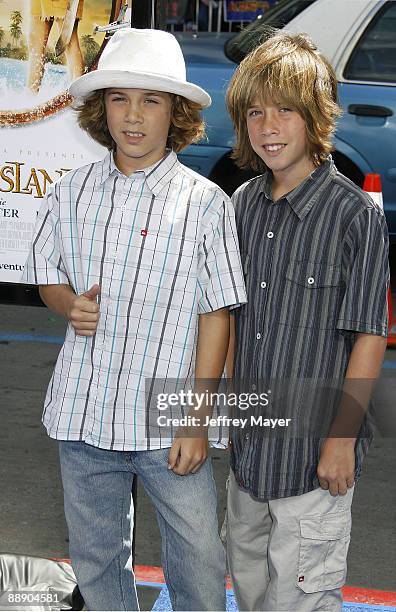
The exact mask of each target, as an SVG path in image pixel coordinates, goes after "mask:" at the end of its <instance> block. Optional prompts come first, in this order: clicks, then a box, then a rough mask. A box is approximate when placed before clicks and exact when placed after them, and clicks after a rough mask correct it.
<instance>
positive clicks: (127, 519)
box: [59, 442, 226, 610]
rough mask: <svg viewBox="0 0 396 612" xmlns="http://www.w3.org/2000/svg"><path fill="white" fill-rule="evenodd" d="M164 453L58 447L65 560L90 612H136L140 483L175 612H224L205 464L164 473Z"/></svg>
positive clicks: (220, 555)
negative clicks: (153, 518)
mask: <svg viewBox="0 0 396 612" xmlns="http://www.w3.org/2000/svg"><path fill="white" fill-rule="evenodd" d="M168 454H169V448H166V449H162V450H150V451H131V452H125V451H111V450H103V449H100V448H95V447H94V446H89V445H88V444H85V442H59V455H60V462H61V471H62V481H63V489H64V499H65V515H66V521H67V524H68V527H69V539H70V557H71V561H72V566H73V569H74V572H75V574H76V577H77V581H78V585H79V587H80V590H81V593H82V595H83V597H84V599H85V602H86V606H87V608H88V609H89V610H139V604H138V599H137V594H136V587H135V578H134V575H133V572H132V553H131V548H132V531H133V503H132V498H131V487H132V481H133V478H134V475H135V474H136V475H138V476H139V478H140V481H141V482H142V484H143V486H144V488H145V490H146V492H147V494H148V495H149V496H150V498H151V500H152V501H153V504H154V506H155V509H156V512H157V520H158V524H159V528H160V531H161V536H162V565H163V569H164V575H165V579H166V583H167V586H168V589H169V595H170V598H171V601H172V607H173V609H174V610H225V573H226V569H225V553H224V549H223V546H222V544H221V542H220V538H219V535H218V523H217V512H216V505H217V497H216V487H215V482H214V478H213V475H212V466H211V462H210V460H209V459H208V460H207V461H206V462H205V463H204V465H203V466H202V467H201V469H200V470H199V471H198V472H197V473H196V474H188V475H187V476H178V475H177V474H175V473H174V472H173V471H172V470H168V466H167V458H168Z"/></svg>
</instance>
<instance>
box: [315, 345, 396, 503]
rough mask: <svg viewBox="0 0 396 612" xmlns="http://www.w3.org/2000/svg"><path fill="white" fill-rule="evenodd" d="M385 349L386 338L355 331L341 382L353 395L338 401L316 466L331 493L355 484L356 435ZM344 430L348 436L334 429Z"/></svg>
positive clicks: (322, 484)
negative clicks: (354, 338)
mask: <svg viewBox="0 0 396 612" xmlns="http://www.w3.org/2000/svg"><path fill="white" fill-rule="evenodd" d="M385 350H386V338H383V337H381V336H375V335H372V334H363V333H359V334H357V338H356V341H355V344H354V347H353V349H352V353H351V357H350V359H349V363H348V368H347V372H346V376H345V386H344V391H345V396H348V397H349V398H352V401H346V402H345V405H344V406H342V405H341V407H340V410H339V413H338V415H337V417H336V418H335V420H334V422H333V424H332V428H331V430H330V437H329V438H327V439H326V441H325V442H324V444H323V447H322V450H321V455H320V461H319V464H318V469H317V474H318V477H319V482H320V486H321V487H322V489H328V490H329V492H330V493H331V495H338V494H340V495H345V493H346V492H347V489H348V488H350V487H352V486H353V484H354V472H355V442H356V437H357V434H358V432H359V429H360V425H361V423H362V420H363V416H364V412H365V410H366V408H367V405H368V402H369V400H370V394H371V390H372V387H373V384H374V382H375V380H376V379H377V378H378V376H379V373H380V370H381V365H382V361H383V358H384V353H385ZM352 381H354V382H352ZM346 431H347V432H348V434H350V436H351V437H336V436H337V432H340V433H342V432H346ZM355 434H356V435H355ZM332 436H333V437H332Z"/></svg>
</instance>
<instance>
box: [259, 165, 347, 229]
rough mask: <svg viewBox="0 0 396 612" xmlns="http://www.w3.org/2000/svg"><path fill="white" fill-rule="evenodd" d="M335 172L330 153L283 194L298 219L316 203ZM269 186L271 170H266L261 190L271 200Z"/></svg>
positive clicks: (270, 183)
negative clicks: (307, 174) (322, 161)
mask: <svg viewBox="0 0 396 612" xmlns="http://www.w3.org/2000/svg"><path fill="white" fill-rule="evenodd" d="M335 173H336V168H335V165H334V162H333V160H332V157H331V155H329V157H328V159H327V160H326V161H325V162H324V163H323V164H321V165H320V166H319V167H318V168H316V169H315V170H314V171H313V172H311V174H310V175H309V176H307V177H306V178H305V179H304V180H303V181H302V182H301V183H300V184H299V185H297V187H295V188H294V189H293V190H292V191H290V192H289V193H287V194H285V195H284V196H283V197H284V198H285V199H286V200H287V201H288V203H289V204H290V206H291V208H292V209H293V211H294V212H295V213H296V215H297V217H298V218H299V219H300V220H301V219H303V218H304V217H305V216H306V215H307V214H308V213H309V211H310V210H311V209H312V207H313V206H314V205H315V204H316V202H317V201H318V199H319V197H320V195H321V194H322V193H323V190H324V189H325V188H326V187H327V185H328V184H329V182H330V181H331V180H332V178H333V176H334V174H335ZM271 186H272V172H266V173H265V174H264V175H263V182H262V187H261V191H262V192H263V193H264V195H265V197H266V198H267V199H268V200H272V192H271Z"/></svg>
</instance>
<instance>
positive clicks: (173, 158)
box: [96, 150, 179, 196]
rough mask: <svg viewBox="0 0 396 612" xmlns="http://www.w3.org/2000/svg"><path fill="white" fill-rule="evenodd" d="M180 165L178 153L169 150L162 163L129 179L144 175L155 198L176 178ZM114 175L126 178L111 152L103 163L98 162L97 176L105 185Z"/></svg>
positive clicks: (100, 182)
mask: <svg viewBox="0 0 396 612" xmlns="http://www.w3.org/2000/svg"><path fill="white" fill-rule="evenodd" d="M178 165H179V160H178V159H177V155H176V153H175V152H174V151H171V150H169V151H167V152H166V155H165V157H163V158H162V159H161V160H160V161H158V162H156V163H155V164H153V165H152V166H148V167H147V168H143V170H140V171H139V172H136V173H134V174H131V176H130V177H129V178H133V176H134V175H137V174H144V175H145V180H146V182H147V186H148V188H149V189H150V191H152V193H153V194H154V195H155V196H157V195H158V194H159V193H160V191H161V190H162V189H163V187H164V186H165V185H166V184H167V183H169V182H170V181H171V179H172V178H173V177H174V176H175V174H176V173H177V169H178ZM114 174H119V175H121V176H125V175H123V174H122V172H120V170H119V169H118V168H117V166H116V163H115V161H114V155H113V152H112V151H109V153H108V154H107V155H106V157H105V158H104V159H103V160H102V161H100V162H98V165H97V169H96V176H97V178H98V180H99V185H103V183H104V182H105V181H106V180H107V179H108V178H109V177H110V176H114Z"/></svg>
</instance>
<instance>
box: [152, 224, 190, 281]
mask: <svg viewBox="0 0 396 612" xmlns="http://www.w3.org/2000/svg"><path fill="white" fill-rule="evenodd" d="M143 240H144V242H143V244H142V249H143V253H142V265H143V267H146V269H147V270H148V271H149V272H150V276H152V277H153V279H154V277H155V281H154V282H155V283H157V282H158V283H169V282H172V280H174V281H177V280H178V279H180V280H182V279H186V278H188V277H190V276H194V275H196V268H197V248H198V242H197V241H196V240H195V239H194V238H192V237H189V236H183V235H179V234H176V233H166V232H157V233H150V234H147V235H146V236H145V237H144V238H143ZM153 279H152V280H153Z"/></svg>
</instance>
